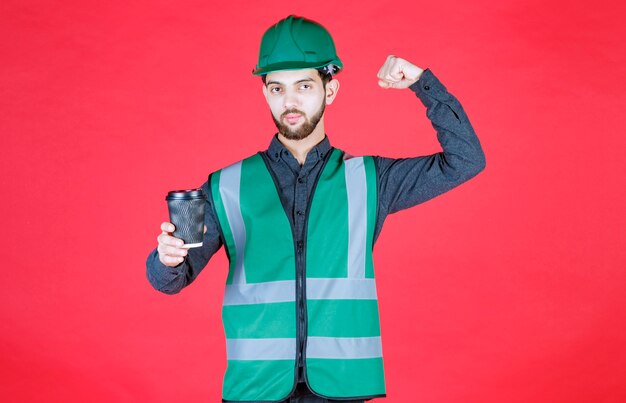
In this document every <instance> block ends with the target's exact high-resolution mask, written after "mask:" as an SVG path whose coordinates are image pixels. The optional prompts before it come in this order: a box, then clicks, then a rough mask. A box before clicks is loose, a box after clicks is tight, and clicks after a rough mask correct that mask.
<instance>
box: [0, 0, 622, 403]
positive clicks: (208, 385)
mask: <svg viewBox="0 0 626 403" xmlns="http://www.w3.org/2000/svg"><path fill="white" fill-rule="evenodd" d="M291 13H295V14H298V15H304V16H307V17H309V18H312V19H314V20H317V21H319V22H321V23H322V24H324V25H325V26H326V27H327V28H328V29H329V30H330V31H331V32H332V34H333V36H334V38H335V41H336V44H337V46H338V50H339V54H340V56H341V58H342V59H343V61H344V64H345V66H346V68H345V70H344V72H342V73H341V74H340V75H339V76H338V77H337V78H338V79H339V80H340V81H341V84H342V86H341V89H340V92H339V96H338V98H337V100H336V102H335V103H334V104H333V105H332V106H330V107H329V108H328V109H327V118H326V128H327V132H328V133H329V135H330V138H331V141H332V142H333V144H335V145H336V146H339V147H341V148H344V149H346V150H348V151H350V152H351V153H353V154H377V155H385V156H391V157H401V156H414V155H423V154H431V153H434V152H437V151H439V150H440V147H439V144H438V143H437V139H436V136H435V131H434V130H433V128H432V127H431V125H430V122H429V121H428V119H427V118H426V116H425V108H424V107H423V106H422V105H421V103H420V102H419V100H417V99H416V98H415V97H414V95H413V94H412V93H410V92H409V91H396V90H383V89H381V88H379V87H378V86H377V80H376V72H377V71H378V68H379V67H380V65H381V64H382V63H383V62H384V60H385V58H386V56H387V55H388V54H396V55H398V56H400V57H404V58H406V59H408V60H410V61H412V62H413V63H415V64H417V65H418V66H420V67H422V68H427V67H429V68H431V70H432V71H433V73H434V74H435V75H436V76H437V77H439V78H440V79H441V81H442V82H443V83H444V84H445V85H446V86H447V87H448V89H449V90H450V91H451V92H452V93H453V94H454V95H456V96H457V97H458V99H459V100H460V101H461V103H462V105H463V106H464V108H465V110H466V112H467V113H468V115H469V117H470V120H471V122H472V123H473V125H474V128H475V129H476V132H477V134H478V136H479V138H480V140H481V143H482V145H483V147H484V150H485V153H486V157H487V167H486V169H485V171H483V172H482V173H481V174H480V175H479V176H477V177H476V178H474V179H473V180H471V181H470V182H468V183H466V184H464V185H462V186H461V187H459V188H457V189H454V190H452V191H451V192H449V193H446V194H444V195H442V196H440V197H438V198H436V199H433V200H431V201H429V202H427V203H424V204H422V205H420V206H418V207H416V208H413V209H411V210H408V211H404V212H401V213H398V214H396V215H393V216H391V217H389V219H388V221H387V222H386V226H385V229H384V230H383V233H382V235H381V237H380V239H379V242H378V244H377V247H376V251H375V259H376V264H377V266H376V267H377V274H378V277H379V287H378V288H379V297H380V304H381V310H382V326H383V342H384V353H385V364H386V369H387V383H388V398H387V400H386V401H388V402H417V401H420V402H481V403H482V402H551V403H552V402H623V401H626V385H625V384H624V380H625V379H626V349H625V342H626V336H625V335H624V331H625V330H626V329H625V328H626V296H625V294H624V291H623V288H624V285H625V284H626V275H625V274H624V268H625V267H626V253H625V244H626V243H625V240H626V237H625V228H626V219H625V214H624V212H623V208H624V206H625V205H626V203H625V201H626V200H625V199H626V195H625V191H624V189H625V186H624V185H625V181H624V173H625V171H626V170H625V168H626V163H625V161H624V160H625V157H624V151H625V145H626V140H624V137H625V132H626V130H625V129H626V125H625V124H624V112H623V110H624V107H625V106H626V105H625V102H624V101H625V97H624V91H625V90H626V86H625V85H624V77H626V72H625V69H624V63H625V60H624V59H625V51H624V39H626V35H625V32H624V25H623V18H622V17H620V15H621V16H623V15H624V14H623V13H624V9H623V8H622V6H621V5H620V3H618V2H617V1H599V2H594V3H593V4H591V3H588V2H582V1H573V2H572V1H555V0H551V1H546V0H542V1H538V0H537V1H504V2H491V1H484V0H483V1H473V2H467V1H460V0H451V1H447V2H436V1H429V2H415V1H393V2H392V1H388V2H376V1H341V2H330V3H328V2H306V3H305V2H299V1H289V2H287V1H271V2H244V1H231V2H228V3H223V2H220V3H217V2H215V3H214V4H212V3H211V2H203V1H193V2H184V3H181V2H178V3H176V4H175V3H174V2H168V1H137V2H122V1H106V2H84V1H69V0H68V1H63V2H61V1H58V2H44V1H13V0H9V1H7V0H4V1H3V2H2V5H1V6H0V19H1V21H0V51H1V58H0V95H1V96H0V136H1V147H0V149H1V150H2V158H0V167H1V172H2V177H1V186H2V197H1V198H0V203H2V206H1V207H2V213H3V214H2V217H3V219H2V225H1V226H2V233H3V237H2V239H3V242H2V244H3V249H4V252H2V254H1V256H2V258H1V260H2V263H3V264H2V282H3V286H2V293H1V294H0V315H1V317H0V319H1V320H0V326H1V329H2V332H1V336H0V395H1V396H2V400H3V401H20V402H22V401H24V402H30V401H50V402H52V401H54V402H57V401H58V402H85V401H90V402H135V401H142V402H198V401H206V402H217V401H219V399H220V387H221V381H222V374H223V370H224V367H225V350H224V336H223V331H222V328H221V319H220V305H221V298H222V292H223V283H224V280H225V277H226V259H225V256H224V253H223V252H219V253H218V255H217V256H216V257H215V258H214V259H213V260H212V261H211V262H210V263H209V265H208V266H207V268H206V269H205V271H204V272H202V274H201V275H200V276H199V277H198V279H197V280H196V282H195V283H194V284H193V285H191V286H190V287H188V288H186V289H185V290H183V292H181V293H180V294H178V295H176V296H167V295H164V294H160V293H158V292H157V291H155V290H153V289H152V288H151V287H150V285H149V283H148V282H147V280H146V277H145V259H146V256H147V255H148V253H149V251H150V250H151V249H152V248H154V247H155V246H156V236H157V234H158V233H159V230H158V226H159V224H160V223H161V222H162V221H164V220H165V219H167V209H166V205H165V202H164V200H163V198H164V195H165V193H166V192H167V191H168V190H171V189H173V188H184V187H195V186H199V185H200V184H201V183H202V182H203V181H204V180H206V175H207V174H208V173H209V172H210V171H212V170H215V169H218V168H220V167H222V166H224V165H226V164H229V163H231V162H234V161H235V160H238V159H240V158H242V157H244V156H247V155H249V154H250V153H252V152H254V151H257V150H260V149H263V148H264V147H266V146H267V145H268V144H269V141H270V138H271V135H272V134H273V133H274V131H275V128H274V126H273V123H272V121H271V119H270V115H269V111H268V108H267V105H266V104H265V103H264V99H263V97H262V94H261V84H260V79H259V78H257V77H253V76H252V75H251V74H250V72H251V70H252V68H253V66H254V64H255V63H256V57H257V50H258V46H259V41H260V38H261V35H262V33H263V32H264V30H265V29H266V28H267V27H269V26H270V25H271V24H273V23H274V22H276V21H277V20H279V19H281V18H283V17H285V16H287V15H288V14H291Z"/></svg>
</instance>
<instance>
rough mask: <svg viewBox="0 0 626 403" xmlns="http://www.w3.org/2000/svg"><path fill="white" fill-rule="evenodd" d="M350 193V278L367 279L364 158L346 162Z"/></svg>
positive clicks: (347, 182) (347, 184) (347, 186)
mask: <svg viewBox="0 0 626 403" xmlns="http://www.w3.org/2000/svg"><path fill="white" fill-rule="evenodd" d="M345 171H346V190H347V193H348V228H349V230H348V278H365V245H367V242H366V238H367V182H366V180H365V166H364V164H363V157H359V158H352V159H349V160H347V161H346V162H345Z"/></svg>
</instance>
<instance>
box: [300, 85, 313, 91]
mask: <svg viewBox="0 0 626 403" xmlns="http://www.w3.org/2000/svg"><path fill="white" fill-rule="evenodd" d="M300 88H302V89H303V90H308V89H309V88H311V86H310V85H309V84H302V87H300Z"/></svg>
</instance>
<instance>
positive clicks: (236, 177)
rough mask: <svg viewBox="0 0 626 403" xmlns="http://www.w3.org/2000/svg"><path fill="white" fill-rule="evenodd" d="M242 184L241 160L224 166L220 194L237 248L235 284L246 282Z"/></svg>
mask: <svg viewBox="0 0 626 403" xmlns="http://www.w3.org/2000/svg"><path fill="white" fill-rule="evenodd" d="M240 186H241V161H240V162H237V163H235V164H233V165H231V166H229V167H227V168H224V169H223V170H222V172H221V174H220V195H221V196H222V201H223V203H224V210H226V216H227V217H228V223H229V225H230V228H231V230H232V232H233V238H234V239H235V248H236V250H237V254H236V256H237V257H236V262H235V267H236V269H235V272H234V274H233V284H245V283H246V272H245V270H244V267H243V251H244V250H245V248H246V227H245V225H244V223H243V217H242V215H241V208H240V205H239V193H240Z"/></svg>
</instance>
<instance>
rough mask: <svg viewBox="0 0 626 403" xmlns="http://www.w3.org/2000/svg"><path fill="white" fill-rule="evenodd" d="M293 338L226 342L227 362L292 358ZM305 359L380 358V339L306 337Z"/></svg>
mask: <svg viewBox="0 0 626 403" xmlns="http://www.w3.org/2000/svg"><path fill="white" fill-rule="evenodd" d="M295 348H296V339H293V338H273V339H269V338H268V339H227V340H226V354H227V356H228V359H229V360H286V359H290V358H292V356H293V351H294V349H295ZM307 357H308V358H341V359H344V358H350V359H357V358H376V357H382V347H381V341H380V337H314V336H309V337H308V338H307Z"/></svg>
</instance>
